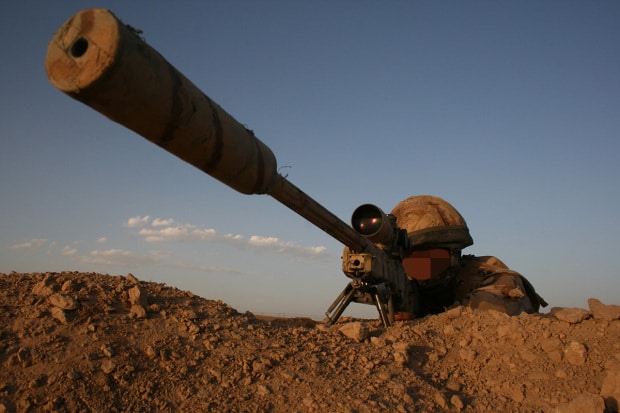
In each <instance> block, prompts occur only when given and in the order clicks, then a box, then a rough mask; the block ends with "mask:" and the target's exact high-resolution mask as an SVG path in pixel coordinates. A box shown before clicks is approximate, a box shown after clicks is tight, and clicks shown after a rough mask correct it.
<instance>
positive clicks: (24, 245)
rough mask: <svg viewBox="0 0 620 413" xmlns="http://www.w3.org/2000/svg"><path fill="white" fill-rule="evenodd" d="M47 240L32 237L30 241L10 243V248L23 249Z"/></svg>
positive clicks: (36, 245) (37, 245) (34, 246)
mask: <svg viewBox="0 0 620 413" xmlns="http://www.w3.org/2000/svg"><path fill="white" fill-rule="evenodd" d="M46 242H47V238H33V239H31V240H30V241H26V242H22V243H21V244H13V245H11V249H14V250H24V249H28V248H38V247H40V246H42V245H43V244H45V243H46Z"/></svg>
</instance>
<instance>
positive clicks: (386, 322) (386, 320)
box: [375, 291, 393, 327]
mask: <svg viewBox="0 0 620 413" xmlns="http://www.w3.org/2000/svg"><path fill="white" fill-rule="evenodd" d="M375 304H376V305H377V310H378V311H379V317H381V322H382V323H383V326H384V327H389V326H390V325H391V324H392V322H391V321H392V319H391V318H390V314H388V310H387V309H386V308H385V303H384V302H383V299H382V298H381V294H380V293H379V292H378V291H375ZM388 307H389V305H388ZM392 317H393V315H392Z"/></svg>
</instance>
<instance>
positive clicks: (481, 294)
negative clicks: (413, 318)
mask: <svg viewBox="0 0 620 413" xmlns="http://www.w3.org/2000/svg"><path fill="white" fill-rule="evenodd" d="M392 215H394V216H395V217H396V222H397V224H398V226H399V227H400V228H402V229H405V230H406V231H407V234H408V236H409V239H410V240H411V243H412V250H411V252H409V253H408V254H407V255H406V256H405V257H404V259H403V267H404V268H405V271H406V273H407V275H408V276H409V278H412V279H414V280H417V282H418V283H419V290H420V306H421V308H420V312H421V314H422V315H425V314H436V313H439V312H442V311H445V309H446V308H448V307H451V306H454V305H458V304H462V305H466V306H470V307H472V308H478V309H493V310H497V311H501V312H504V313H507V314H509V315H518V314H520V313H522V312H526V313H536V312H538V310H539V308H540V306H543V307H545V306H547V303H546V302H545V300H543V299H542V298H541V297H540V296H539V295H538V294H537V293H536V291H535V290H534V287H533V286H532V284H530V283H529V281H528V280H527V279H526V278H525V277H523V276H522V275H521V274H519V273H518V272H515V271H512V270H510V269H509V268H508V267H507V266H506V265H505V264H504V263H503V262H501V261H500V260H499V259H497V258H495V257H491V256H485V257H475V256H473V255H464V256H462V255H461V250H462V249H463V248H466V247H468V246H470V245H472V244H473V243H474V242H473V240H472V238H471V235H470V234H469V229H468V228H467V224H466V223H465V220H464V219H463V217H462V216H461V214H459V212H458V211H457V210H456V209H455V208H454V207H453V206H452V205H450V204H449V203H448V202H446V201H445V200H443V199H441V198H439V197H435V196H430V195H417V196H412V197H409V198H407V199H405V200H404V201H402V202H401V203H399V204H398V205H397V206H396V207H395V208H394V209H393V210H392Z"/></svg>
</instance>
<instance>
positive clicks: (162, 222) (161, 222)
mask: <svg viewBox="0 0 620 413" xmlns="http://www.w3.org/2000/svg"><path fill="white" fill-rule="evenodd" d="M173 223H174V219H172V218H170V219H159V218H155V219H154V220H153V222H152V223H151V225H152V226H154V227H167V226H169V225H172V224H173Z"/></svg>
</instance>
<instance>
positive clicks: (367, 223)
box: [357, 217, 381, 235]
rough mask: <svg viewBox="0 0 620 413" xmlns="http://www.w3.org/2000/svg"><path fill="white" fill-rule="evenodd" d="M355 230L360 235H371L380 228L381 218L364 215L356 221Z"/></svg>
mask: <svg viewBox="0 0 620 413" xmlns="http://www.w3.org/2000/svg"><path fill="white" fill-rule="evenodd" d="M357 226H358V228H357V230H358V232H359V233H360V234H362V235H372V234H374V233H375V232H377V231H379V228H381V218H377V217H364V218H361V219H360V220H359V221H358V223H357Z"/></svg>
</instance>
